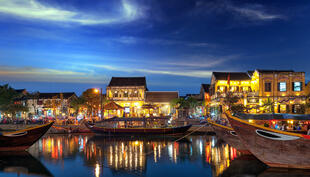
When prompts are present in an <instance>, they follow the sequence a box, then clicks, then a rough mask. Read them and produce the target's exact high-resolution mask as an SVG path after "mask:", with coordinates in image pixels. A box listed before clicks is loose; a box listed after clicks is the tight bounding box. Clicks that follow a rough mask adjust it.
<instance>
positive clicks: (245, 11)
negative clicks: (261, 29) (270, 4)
mask: <svg viewBox="0 0 310 177" xmlns="http://www.w3.org/2000/svg"><path fill="white" fill-rule="evenodd" d="M228 9H231V10H232V11H234V12H236V13H238V14H239V15H241V16H244V17H247V18H248V19H251V20H262V21H271V20H278V19H285V17H284V16H283V15H279V14H272V13H268V12H267V10H266V9H265V8H264V7H263V6H260V5H256V6H245V7H236V6H228Z"/></svg>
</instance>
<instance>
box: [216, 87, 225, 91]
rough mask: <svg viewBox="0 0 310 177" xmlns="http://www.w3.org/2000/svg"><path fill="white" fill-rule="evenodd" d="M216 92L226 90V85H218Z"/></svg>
mask: <svg viewBox="0 0 310 177" xmlns="http://www.w3.org/2000/svg"><path fill="white" fill-rule="evenodd" d="M217 91H218V92H226V86H219V87H217Z"/></svg>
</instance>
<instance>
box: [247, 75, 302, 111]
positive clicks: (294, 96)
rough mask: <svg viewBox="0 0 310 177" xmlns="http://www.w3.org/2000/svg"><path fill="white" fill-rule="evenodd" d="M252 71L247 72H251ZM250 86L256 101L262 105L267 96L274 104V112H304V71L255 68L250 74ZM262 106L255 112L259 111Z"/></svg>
mask: <svg viewBox="0 0 310 177" xmlns="http://www.w3.org/2000/svg"><path fill="white" fill-rule="evenodd" d="M251 73H252V72H249V74H251ZM252 87H253V88H258V90H254V93H255V95H257V94H258V97H257V96H256V97H257V99H256V103H257V101H258V104H259V105H263V104H264V102H266V101H267V100H268V98H269V100H270V101H271V102H273V104H274V112H275V113H295V114H298V113H299V114H300V113H304V112H305V103H306V95H305V89H304V88H305V72H294V71H293V70H255V71H254V72H253V74H252ZM261 111H262V108H260V109H258V110H257V112H261Z"/></svg>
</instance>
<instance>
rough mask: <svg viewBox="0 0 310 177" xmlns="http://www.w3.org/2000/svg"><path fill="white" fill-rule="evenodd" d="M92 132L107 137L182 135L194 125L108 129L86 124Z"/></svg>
mask: <svg viewBox="0 0 310 177" xmlns="http://www.w3.org/2000/svg"><path fill="white" fill-rule="evenodd" d="M85 125H86V127H88V128H89V129H90V130H91V131H92V132H94V133H98V134H105V135H129V136H131V135H180V134H184V133H185V132H186V131H187V130H188V129H189V128H190V127H191V126H192V125H187V126H180V127H171V128H107V127H98V126H95V125H90V124H89V123H85Z"/></svg>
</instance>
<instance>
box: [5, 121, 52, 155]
mask: <svg viewBox="0 0 310 177" xmlns="http://www.w3.org/2000/svg"><path fill="white" fill-rule="evenodd" d="M52 125H53V122H52V123H49V124H44V125H41V126H37V127H34V128H29V129H24V130H19V131H16V132H7V133H2V134H1V135H0V151H24V150H26V149H28V148H29V147H30V146H31V145H33V144H34V143H35V142H36V141H38V140H39V139H40V138H41V137H42V136H43V135H44V134H45V133H46V132H47V131H48V129H49V128H50V127H51V126H52Z"/></svg>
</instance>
